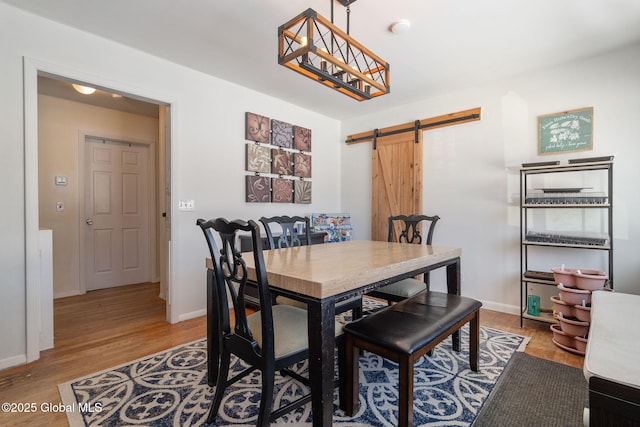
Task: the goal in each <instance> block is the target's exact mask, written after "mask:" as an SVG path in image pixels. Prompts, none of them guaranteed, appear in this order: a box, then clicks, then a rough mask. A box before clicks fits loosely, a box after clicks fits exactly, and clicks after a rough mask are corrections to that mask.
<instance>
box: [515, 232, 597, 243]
mask: <svg viewBox="0 0 640 427" xmlns="http://www.w3.org/2000/svg"><path fill="white" fill-rule="evenodd" d="M525 240H527V241H529V242H540V243H556V244H562V245H587V246H604V245H606V244H607V239H606V238H602V237H584V236H570V235H564V234H552V233H539V232H535V231H529V232H527V234H526V235H525Z"/></svg>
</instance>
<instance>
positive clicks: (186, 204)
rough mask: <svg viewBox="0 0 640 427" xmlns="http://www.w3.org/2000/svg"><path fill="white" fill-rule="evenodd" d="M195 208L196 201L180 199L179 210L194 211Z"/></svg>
mask: <svg viewBox="0 0 640 427" xmlns="http://www.w3.org/2000/svg"><path fill="white" fill-rule="evenodd" d="M194 209H195V202H194V201H193V200H180V201H179V202H178V210H180V211H192V210H194Z"/></svg>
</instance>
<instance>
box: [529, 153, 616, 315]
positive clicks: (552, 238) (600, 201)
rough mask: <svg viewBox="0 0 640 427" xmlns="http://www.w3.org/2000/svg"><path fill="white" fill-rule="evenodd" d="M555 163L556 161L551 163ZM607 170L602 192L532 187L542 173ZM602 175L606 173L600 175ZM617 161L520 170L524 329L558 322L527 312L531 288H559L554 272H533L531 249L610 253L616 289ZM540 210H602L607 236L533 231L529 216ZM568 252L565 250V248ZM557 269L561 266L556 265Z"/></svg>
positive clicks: (537, 166)
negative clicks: (614, 197) (528, 325)
mask: <svg viewBox="0 0 640 427" xmlns="http://www.w3.org/2000/svg"><path fill="white" fill-rule="evenodd" d="M550 163H552V162H550ZM594 171H605V173H606V180H607V182H606V189H605V191H601V192H598V193H592V192H583V190H584V188H538V189H536V188H532V185H531V182H530V181H531V179H532V177H533V176H536V175H541V174H552V173H553V174H572V173H593V172H594ZM600 173H602V172H600ZM612 195H613V159H612V158H611V160H598V161H577V160H576V161H573V162H572V161H570V163H569V164H541V165H536V164H525V165H523V167H522V168H521V169H520V327H523V326H524V319H532V320H537V321H543V322H549V323H554V322H555V319H554V318H553V315H552V314H551V313H542V314H541V315H540V316H532V315H530V314H528V313H527V300H528V296H529V285H530V284H535V285H543V286H556V283H555V281H554V279H553V273H551V267H554V266H549V269H548V270H547V271H537V270H533V269H529V265H530V261H531V260H530V258H531V257H532V254H531V253H530V252H531V251H530V248H532V247H542V248H545V247H555V248H565V249H567V250H570V249H573V250H597V251H607V252H608V266H607V270H608V277H609V278H608V282H607V286H608V287H610V288H612V289H613V216H612V212H613V201H612ZM540 209H550V210H553V209H601V210H605V211H606V212H607V213H606V216H607V230H606V235H604V236H596V237H594V236H584V235H579V234H576V233H568V234H563V233H557V232H554V233H548V232H545V231H536V230H530V229H529V216H530V214H531V213H532V212H533V211H535V210H540ZM563 250H564V249H563ZM555 267H557V266H555Z"/></svg>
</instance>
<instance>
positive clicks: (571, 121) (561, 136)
mask: <svg viewBox="0 0 640 427" xmlns="http://www.w3.org/2000/svg"><path fill="white" fill-rule="evenodd" d="M586 150H593V107H590V108H582V109H579V110H571V111H564V112H561V113H554V114H547V115H544V116H538V154H539V155H545V154H556V153H569V152H574V151H586Z"/></svg>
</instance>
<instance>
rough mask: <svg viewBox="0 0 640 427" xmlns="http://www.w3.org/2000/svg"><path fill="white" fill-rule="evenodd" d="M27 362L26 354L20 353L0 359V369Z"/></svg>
mask: <svg viewBox="0 0 640 427" xmlns="http://www.w3.org/2000/svg"><path fill="white" fill-rule="evenodd" d="M25 363H27V355H26V354H20V355H18V356H13V357H9V358H6V359H0V370H2V369H7V368H11V367H14V366H18V365H24V364H25Z"/></svg>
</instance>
